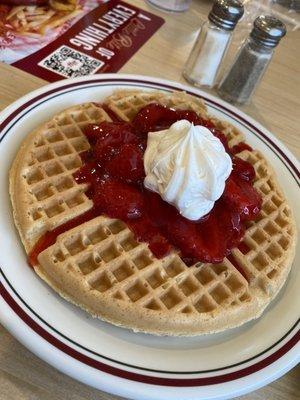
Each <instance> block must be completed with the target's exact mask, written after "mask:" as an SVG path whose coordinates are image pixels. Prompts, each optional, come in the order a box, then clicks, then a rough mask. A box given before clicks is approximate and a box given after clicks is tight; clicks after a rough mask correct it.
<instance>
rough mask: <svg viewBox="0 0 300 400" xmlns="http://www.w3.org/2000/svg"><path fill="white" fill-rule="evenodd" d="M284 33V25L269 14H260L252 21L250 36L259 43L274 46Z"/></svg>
mask: <svg viewBox="0 0 300 400" xmlns="http://www.w3.org/2000/svg"><path fill="white" fill-rule="evenodd" d="M285 34H286V26H285V24H284V23H283V22H281V21H280V19H278V18H275V17H272V16H271V15H260V16H259V17H257V18H256V19H255V21H254V25H253V29H252V31H251V34H250V36H251V37H252V38H253V39H254V40H255V41H256V42H258V43H259V44H261V45H263V46H266V47H275V46H277V44H278V43H279V41H280V39H281V38H282V37H283V36H284V35H285Z"/></svg>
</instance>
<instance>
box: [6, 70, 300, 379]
mask: <svg viewBox="0 0 300 400" xmlns="http://www.w3.org/2000/svg"><path fill="white" fill-rule="evenodd" d="M105 80H108V81H111V80H112V81H119V82H120V81H122V82H123V83H124V82H128V81H131V83H132V82H133V81H135V82H134V83H132V84H131V86H134V85H138V84H139V83H142V82H143V83H148V84H156V85H159V86H163V87H168V88H169V89H171V90H174V89H179V90H186V91H187V92H189V93H191V94H194V95H198V96H201V97H204V98H205V99H207V100H209V101H211V102H212V103H215V104H217V105H218V106H221V108H223V109H225V110H227V111H228V112H229V113H230V114H233V115H235V116H236V117H237V118H238V119H243V120H244V121H245V122H246V123H247V124H248V125H252V127H253V129H255V130H259V131H261V132H260V133H263V135H270V136H271V138H272V141H271V143H272V142H273V143H272V144H273V145H275V147H277V151H279V152H280V153H281V154H283V155H284V158H285V159H286V161H287V162H288V163H289V164H290V163H292V166H293V167H295V169H294V168H293V170H294V172H295V173H296V174H298V176H300V172H299V166H298V161H297V159H296V158H295V157H294V156H293V154H292V153H291V152H290V151H289V150H288V149H287V148H286V147H285V145H284V144H282V143H281V142H280V141H279V140H278V139H277V138H276V137H274V136H273V135H272V134H271V133H270V132H268V130H267V129H265V128H264V127H262V126H261V124H259V123H258V122H256V121H255V120H254V119H253V118H251V117H249V116H248V115H246V114H245V113H243V112H241V111H240V110H238V109H236V108H235V107H233V106H231V105H229V104H227V103H225V102H223V101H222V100H219V99H218V98H216V97H215V96H212V95H208V94H207V93H205V92H202V91H201V90H199V89H194V88H191V87H188V86H185V85H183V84H181V83H178V82H172V81H169V80H165V79H160V78H152V77H147V76H142V75H128V74H126V75H125V74H104V75H98V76H97V75H94V76H90V77H85V78H82V77H80V78H75V79H71V80H64V81H60V82H56V83H54V84H50V85H46V86H43V87H42V88H39V89H37V90H35V91H33V92H31V93H29V94H27V95H25V96H23V97H21V98H20V99H18V100H17V101H16V102H14V103H12V104H11V105H10V106H8V107H7V108H6V109H4V110H3V111H2V112H1V114H0V123H1V125H2V124H3V120H7V119H9V121H8V124H9V122H10V121H11V120H13V119H14V117H15V115H17V114H18V112H20V111H19V108H21V110H22V109H26V107H28V106H29V104H30V103H34V102H35V101H37V100H38V99H39V98H40V97H41V96H44V97H46V96H47V95H49V94H51V92H52V91H56V90H57V89H58V91H59V90H60V89H66V88H67V87H68V86H69V85H76V84H77V85H80V83H81V84H86V83H88V82H91V83H92V82H94V81H99V82H103V81H105ZM122 82H120V84H121V85H122ZM28 103H29V104H28ZM6 115H7V117H6V118H5V116H6ZM1 125H0V126H1ZM268 140H269V141H270V138H268ZM282 150H283V151H284V153H283V151H282ZM276 155H277V156H278V154H277V153H276ZM278 157H279V156H278ZM279 158H280V157H279ZM281 161H282V160H281ZM285 165H286V164H285ZM297 166H298V167H297ZM290 172H291V171H290ZM0 284H1V282H0ZM2 286H3V285H2ZM3 287H4V286H3ZM2 294H3V293H2ZM8 329H9V328H8ZM9 330H10V329H9ZM10 331H11V330H10ZM12 334H13V332H12ZM293 340H294V341H295V340H297V341H296V343H297V342H298V341H299V340H300V330H299V331H298V333H296V335H295V336H294V339H293ZM289 343H290V341H289ZM293 343H294V342H293ZM27 347H28V346H27ZM291 349H292V346H291V347H290V349H289V351H288V353H289V352H291ZM31 350H32V349H31ZM296 356H297V354H296ZM296 359H297V357H296V358H295V360H296ZM272 364H274V363H272ZM56 367H57V366H56ZM57 368H59V367H57ZM263 368H264V367H263ZM121 371H123V370H121ZM144 376H145V375H143V377H144ZM248 376H251V375H248ZM126 379H128V378H126ZM163 379H166V378H163ZM202 379H205V378H202ZM235 379H239V378H238V377H237V378H235ZM138 380H139V382H140V377H138ZM181 381H184V385H183V386H182V387H186V386H187V380H186V379H183V380H181ZM230 382H234V380H230ZM135 383H136V382H135ZM150 383H152V384H157V383H153V382H150ZM171 383H172V386H173V385H174V383H175V382H174V380H172V382H170V384H171ZM181 383H182V382H181ZM209 384H210V383H209V381H206V384H205V385H209ZM180 386H181V385H180ZM196 387H198V386H196Z"/></svg>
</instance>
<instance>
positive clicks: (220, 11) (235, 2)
mask: <svg viewBox="0 0 300 400" xmlns="http://www.w3.org/2000/svg"><path fill="white" fill-rule="evenodd" d="M243 14H244V6H243V3H242V2H241V1H240V0H216V1H215V2H214V5H213V7H212V10H211V12H210V13H209V15H208V19H209V20H210V21H211V22H213V23H214V24H215V25H216V26H218V27H219V28H223V29H226V30H229V31H232V30H233V29H234V28H235V25H236V24H237V23H238V21H239V20H240V19H241V17H242V16H243Z"/></svg>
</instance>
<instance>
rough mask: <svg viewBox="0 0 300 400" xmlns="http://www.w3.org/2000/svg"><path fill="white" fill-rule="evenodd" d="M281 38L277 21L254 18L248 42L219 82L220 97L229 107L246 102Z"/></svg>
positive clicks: (270, 17)
mask: <svg viewBox="0 0 300 400" xmlns="http://www.w3.org/2000/svg"><path fill="white" fill-rule="evenodd" d="M285 34H286V27H285V25H284V23H283V22H281V21H280V20H279V19H277V18H275V17H272V16H269V15H266V16H264V15H261V16H259V17H257V18H256V19H255V21H254V27H253V29H252V31H251V33H250V36H249V38H248V39H246V41H245V42H244V44H243V45H242V47H241V49H240V51H239V52H238V54H237V56H236V59H235V61H234V62H233V64H232V66H231V67H230V68H229V70H228V71H227V73H225V75H224V77H223V79H222V80H221V82H220V85H219V88H218V94H219V95H220V97H222V98H223V99H224V100H226V101H228V102H230V103H238V104H244V103H247V102H249V101H250V99H251V96H252V95H253V93H254V91H255V89H256V87H257V85H258V83H259V82H260V80H261V78H262V76H263V74H264V73H265V71H266V68H267V66H268V64H269V62H270V61H271V58H272V56H273V53H274V49H275V47H276V46H277V45H278V43H279V41H280V39H281V38H282V37H283V36H284V35H285Z"/></svg>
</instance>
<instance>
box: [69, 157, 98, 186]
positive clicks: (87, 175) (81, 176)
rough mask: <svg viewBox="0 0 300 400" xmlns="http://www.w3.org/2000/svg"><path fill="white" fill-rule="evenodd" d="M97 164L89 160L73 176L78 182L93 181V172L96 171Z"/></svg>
mask: <svg viewBox="0 0 300 400" xmlns="http://www.w3.org/2000/svg"><path fill="white" fill-rule="evenodd" d="M96 168H97V165H96V163H95V162H94V161H91V162H87V163H86V164H84V165H83V166H82V167H80V168H79V169H78V170H77V171H76V172H74V174H73V176H74V179H75V181H76V182H77V183H85V182H89V183H90V182H91V181H93V176H92V175H93V174H95V172H96Z"/></svg>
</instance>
